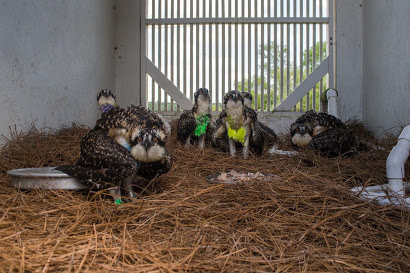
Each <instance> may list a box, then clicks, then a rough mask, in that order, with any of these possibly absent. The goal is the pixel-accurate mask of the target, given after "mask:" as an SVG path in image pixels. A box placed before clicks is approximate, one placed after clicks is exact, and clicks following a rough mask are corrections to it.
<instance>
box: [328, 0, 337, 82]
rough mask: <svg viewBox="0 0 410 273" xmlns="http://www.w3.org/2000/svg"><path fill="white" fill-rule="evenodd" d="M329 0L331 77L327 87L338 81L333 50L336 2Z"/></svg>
mask: <svg viewBox="0 0 410 273" xmlns="http://www.w3.org/2000/svg"><path fill="white" fill-rule="evenodd" d="M328 1H329V4H328V7H329V11H328V13H329V26H328V28H329V30H328V33H329V34H328V43H329V44H328V55H329V77H328V81H329V84H328V86H327V88H336V81H335V76H334V73H335V66H334V52H333V39H334V37H333V22H334V21H333V20H334V18H333V16H334V13H333V8H334V7H333V5H334V2H333V0H328Z"/></svg>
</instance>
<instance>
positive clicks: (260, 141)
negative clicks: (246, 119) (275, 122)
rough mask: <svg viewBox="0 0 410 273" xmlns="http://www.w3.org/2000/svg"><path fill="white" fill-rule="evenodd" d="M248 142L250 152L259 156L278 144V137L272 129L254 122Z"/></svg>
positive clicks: (257, 121)
mask: <svg viewBox="0 0 410 273" xmlns="http://www.w3.org/2000/svg"><path fill="white" fill-rule="evenodd" d="M249 142H250V148H251V149H252V152H253V153H254V154H255V155H261V154H262V153H264V152H266V151H267V150H269V149H270V148H271V147H272V146H273V145H274V144H276V143H277V142H278V136H277V135H276V134H275V132H274V131H273V129H271V128H270V127H268V126H266V125H265V124H263V123H262V122H260V121H259V120H256V121H255V122H254V123H253V131H252V134H251V138H250V141H249Z"/></svg>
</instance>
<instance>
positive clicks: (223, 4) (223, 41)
mask: <svg viewBox="0 0 410 273" xmlns="http://www.w3.org/2000/svg"><path fill="white" fill-rule="evenodd" d="M222 17H224V18H225V17H226V14H225V0H222ZM225 35H226V24H223V25H222V92H221V93H222V98H223V97H224V95H225V93H226V91H227V90H226V85H225V77H226V71H225V62H226V60H225ZM222 105H223V103H222Z"/></svg>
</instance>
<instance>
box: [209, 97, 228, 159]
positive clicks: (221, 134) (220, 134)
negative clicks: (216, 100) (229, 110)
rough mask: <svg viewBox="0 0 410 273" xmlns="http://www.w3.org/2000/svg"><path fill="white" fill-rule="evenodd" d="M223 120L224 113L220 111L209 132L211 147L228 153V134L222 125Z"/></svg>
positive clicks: (223, 124)
mask: <svg viewBox="0 0 410 273" xmlns="http://www.w3.org/2000/svg"><path fill="white" fill-rule="evenodd" d="M225 96H226V95H225ZM225 118H226V111H225V110H222V111H221V113H220V114H219V116H218V118H217V119H216V120H215V121H214V123H213V126H212V129H211V131H210V135H211V137H210V139H211V144H212V146H213V147H214V148H217V149H218V150H221V151H223V152H227V151H229V143H228V134H227V133H226V127H225V123H224V119H225Z"/></svg>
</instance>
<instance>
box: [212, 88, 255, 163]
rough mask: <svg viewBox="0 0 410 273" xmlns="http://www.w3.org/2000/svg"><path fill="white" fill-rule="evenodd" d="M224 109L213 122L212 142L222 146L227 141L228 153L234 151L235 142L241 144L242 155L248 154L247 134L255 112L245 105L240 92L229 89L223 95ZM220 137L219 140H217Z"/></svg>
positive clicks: (231, 153)
mask: <svg viewBox="0 0 410 273" xmlns="http://www.w3.org/2000/svg"><path fill="white" fill-rule="evenodd" d="M224 105H225V109H224V111H222V112H221V113H220V115H219V118H218V120H217V121H216V122H215V125H216V127H215V129H214V131H213V133H212V143H213V145H215V146H217V147H218V146H219V147H220V148H224V146H226V144H225V143H224V140H226V139H227V141H228V149H229V154H230V155H231V156H233V155H235V153H236V144H240V145H242V146H243V150H242V153H243V157H244V158H245V159H246V158H248V156H249V136H250V134H251V133H252V127H251V123H252V122H253V121H254V120H255V119H256V117H257V115H256V112H255V111H254V110H253V109H251V108H249V107H245V105H244V99H243V96H242V95H241V93H240V92H238V91H229V92H228V93H227V94H225V96H224ZM218 139H221V140H218Z"/></svg>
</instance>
